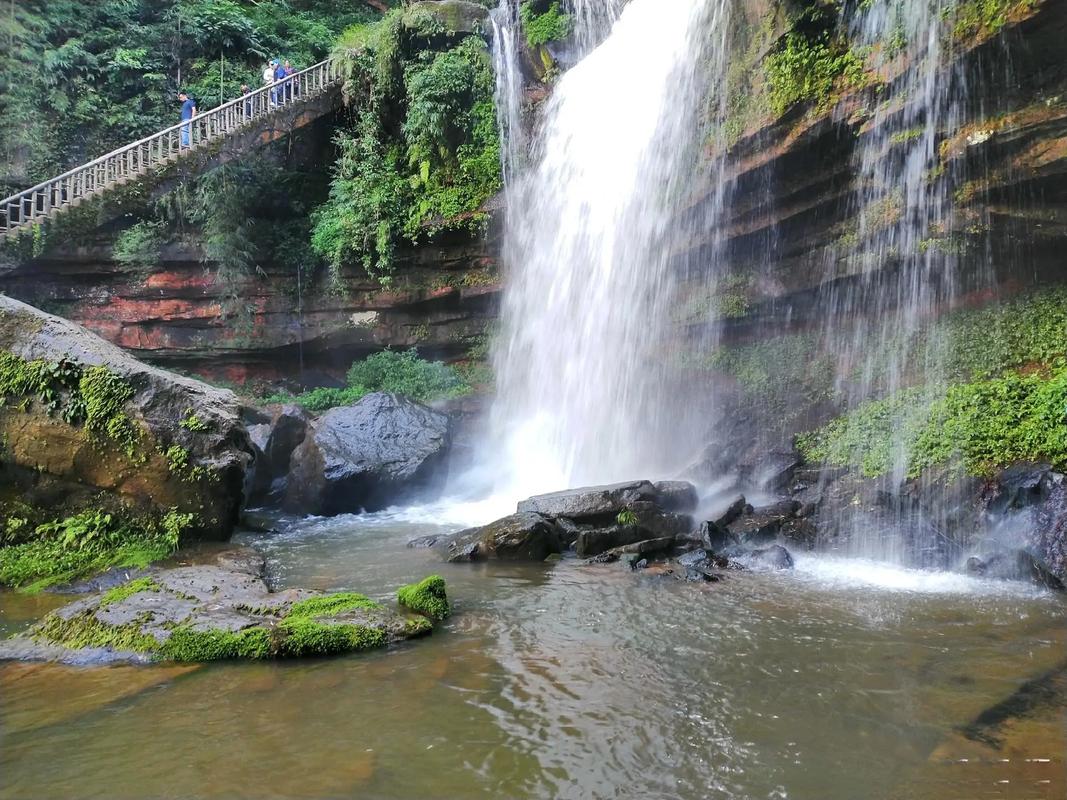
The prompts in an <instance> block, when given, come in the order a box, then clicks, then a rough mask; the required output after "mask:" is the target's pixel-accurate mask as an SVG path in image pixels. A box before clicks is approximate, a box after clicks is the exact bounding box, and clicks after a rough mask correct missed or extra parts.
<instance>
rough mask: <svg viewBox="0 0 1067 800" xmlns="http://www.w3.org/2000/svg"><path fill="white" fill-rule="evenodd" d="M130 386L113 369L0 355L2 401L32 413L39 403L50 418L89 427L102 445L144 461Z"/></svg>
mask: <svg viewBox="0 0 1067 800" xmlns="http://www.w3.org/2000/svg"><path fill="white" fill-rule="evenodd" d="M133 395H134V390H133V387H132V386H130V384H129V383H128V382H127V381H126V380H125V379H124V378H122V377H120V376H119V375H116V374H115V373H113V372H111V371H110V370H109V369H108V368H107V367H103V366H93V367H83V366H82V365H81V364H79V363H78V362H76V361H74V360H71V359H61V360H60V361H54V362H50V361H44V360H35V361H26V360H25V359H22V358H20V357H18V356H16V355H14V354H13V353H8V352H4V353H0V400H2V402H3V404H4V405H14V406H15V407H17V408H19V409H20V410H27V409H28V408H29V407H30V405H31V404H32V403H34V402H36V403H39V404H40V405H41V407H43V408H44V410H45V411H46V412H47V413H48V414H49V415H57V414H58V415H60V416H61V417H62V418H63V420H64V421H65V422H67V423H69V424H71V425H84V427H85V430H86V431H87V432H88V433H89V434H90V435H91V436H93V437H94V438H96V439H97V440H99V441H109V442H111V443H112V444H114V445H116V446H117V447H119V449H121V450H122V451H123V452H124V453H125V454H126V455H127V456H128V457H130V458H131V459H135V460H139V458H140V456H139V445H140V441H141V430H140V428H139V427H138V426H137V424H136V423H135V422H134V421H133V420H132V419H130V417H129V416H128V415H127V414H126V403H127V402H128V401H129V400H130V399H131V398H132V397H133Z"/></svg>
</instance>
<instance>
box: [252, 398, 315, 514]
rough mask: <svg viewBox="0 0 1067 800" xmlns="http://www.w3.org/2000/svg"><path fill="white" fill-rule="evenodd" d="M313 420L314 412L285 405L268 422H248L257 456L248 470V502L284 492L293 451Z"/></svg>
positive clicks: (265, 499) (273, 496) (254, 501)
mask: <svg viewBox="0 0 1067 800" xmlns="http://www.w3.org/2000/svg"><path fill="white" fill-rule="evenodd" d="M311 422H312V416H311V414H309V413H308V412H307V411H305V410H304V409H302V408H301V407H300V406H296V405H284V406H280V407H278V408H276V409H275V410H274V413H273V414H272V415H271V416H270V421H269V422H264V423H258V424H253V425H250V426H249V428H248V434H249V436H250V437H251V439H252V447H253V449H254V451H255V456H256V457H255V460H254V462H253V464H252V468H251V471H250V473H249V476H250V477H249V481H248V486H249V488H248V490H247V496H248V504H249V505H257V504H260V503H263V502H269V501H273V500H276V499H278V498H279V497H281V496H283V495H284V493H285V481H286V478H287V476H288V475H289V464H290V461H291V459H292V455H293V451H294V450H296V448H297V447H299V446H300V445H301V444H302V443H303V441H304V437H305V436H306V435H307V431H308V427H309V426H310V425H311Z"/></svg>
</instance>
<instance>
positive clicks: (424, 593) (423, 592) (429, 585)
mask: <svg viewBox="0 0 1067 800" xmlns="http://www.w3.org/2000/svg"><path fill="white" fill-rule="evenodd" d="M396 599H397V602H399V603H400V605H402V606H407V607H408V608H410V609H411V610H412V611H417V612H418V613H420V614H424V615H425V616H427V617H429V618H430V619H435V620H440V619H445V618H446V617H447V616H448V615H449V614H451V613H452V611H451V609H450V608H449V605H448V593H447V591H446V589H445V579H444V578H442V577H441V576H440V575H430V576H429V577H427V578H423V579H422V580H421V581H419V582H418V583H411V584H408V585H407V586H401V587H400V588H399V589H398V590H397V593H396Z"/></svg>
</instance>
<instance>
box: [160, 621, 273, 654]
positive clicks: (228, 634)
mask: <svg viewBox="0 0 1067 800" xmlns="http://www.w3.org/2000/svg"><path fill="white" fill-rule="evenodd" d="M157 655H158V657H159V658H164V659H169V660H171V661H223V660H227V659H234V658H242V659H253V660H258V659H262V658H269V657H270V656H271V655H272V644H271V636H270V632H269V631H267V630H266V629H265V628H259V627H254V628H245V629H244V630H240V631H226V630H197V629H194V628H191V627H189V626H184V625H183V626H179V627H177V628H175V629H174V630H173V631H171V633H170V636H169V637H168V638H167V640H166V641H165V642H163V644H162V645H160V646H159V649H158V651H157Z"/></svg>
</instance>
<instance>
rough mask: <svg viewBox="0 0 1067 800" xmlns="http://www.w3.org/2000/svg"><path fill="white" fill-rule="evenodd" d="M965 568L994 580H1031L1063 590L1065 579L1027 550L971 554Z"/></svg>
mask: <svg viewBox="0 0 1067 800" xmlns="http://www.w3.org/2000/svg"><path fill="white" fill-rule="evenodd" d="M964 570H965V571H966V572H967V573H969V574H971V575H975V576H978V577H983V578H991V579H993V580H1007V581H1029V582H1031V583H1033V584H1035V585H1037V586H1044V587H1045V588H1048V589H1056V590H1058V591H1062V590H1063V588H1064V584H1063V581H1061V580H1060V579H1059V578H1058V577H1056V576H1055V575H1053V574H1052V572H1051V570H1049V568H1048V567H1047V566H1046V565H1045V564H1044V563H1042V561H1041V560H1040V559H1038V558H1035V557H1034V556H1033V555H1032V554H1030V553H1028V552H1027V551H1026V550H1005V551H1000V552H997V553H992V554H990V555H985V556H981V557H979V556H971V557H970V558H969V559H967V563H966V565H965V567H964Z"/></svg>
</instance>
